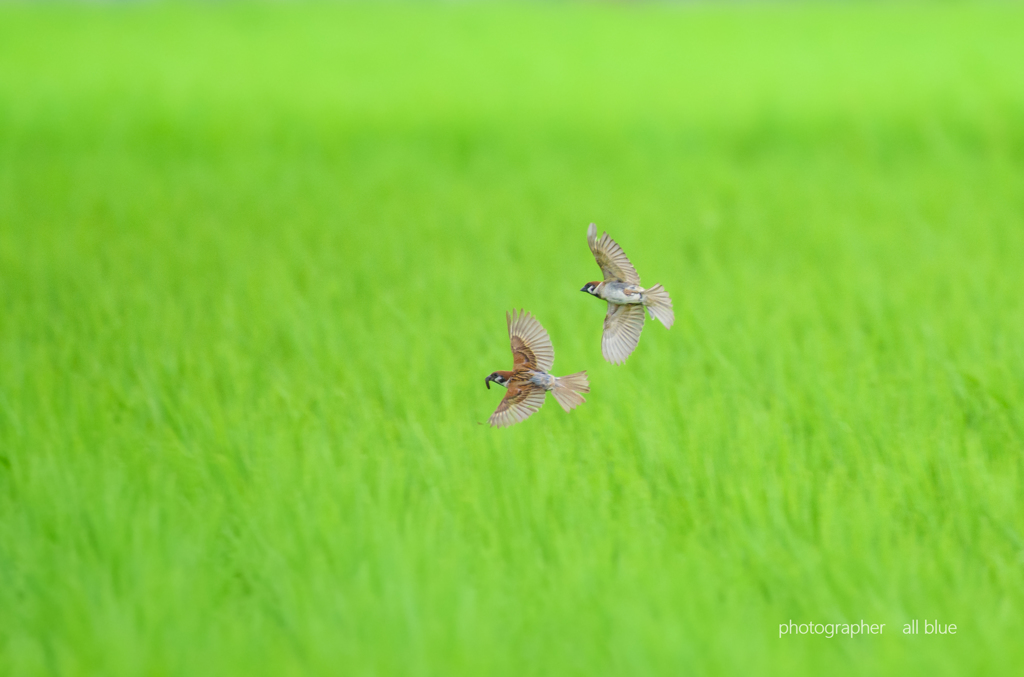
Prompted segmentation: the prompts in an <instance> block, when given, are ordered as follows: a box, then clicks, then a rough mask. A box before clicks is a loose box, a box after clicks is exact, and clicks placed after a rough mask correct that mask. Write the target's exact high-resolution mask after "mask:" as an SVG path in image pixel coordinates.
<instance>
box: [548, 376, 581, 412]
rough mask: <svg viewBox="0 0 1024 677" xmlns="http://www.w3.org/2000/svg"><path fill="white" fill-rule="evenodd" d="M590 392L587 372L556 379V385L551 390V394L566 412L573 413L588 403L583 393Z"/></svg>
mask: <svg viewBox="0 0 1024 677" xmlns="http://www.w3.org/2000/svg"><path fill="white" fill-rule="evenodd" d="M589 392H590V383H588V382H587V372H585V371H581V372H579V373H577V374H570V375H568V376H561V377H559V378H556V379H555V385H554V387H552V388H551V394H552V395H554V396H555V399H556V400H558V403H559V404H560V405H562V409H565V410H566V411H571V410H572V409H574V408H576V407H578V406H580V405H581V404H583V403H584V402H586V400H585V399H584V398H583V395H582V393H589Z"/></svg>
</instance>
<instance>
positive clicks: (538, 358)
mask: <svg viewBox="0 0 1024 677" xmlns="http://www.w3.org/2000/svg"><path fill="white" fill-rule="evenodd" d="M505 319H506V320H507V322H508V337H509V340H510V342H511V343H512V368H513V369H520V368H529V369H535V370H536V371H543V372H545V373H547V372H548V371H549V370H550V369H551V365H553V364H554V363H555V348H554V346H552V345H551V338H550V337H549V336H548V333H547V332H546V331H544V327H542V326H540V322H538V321H537V318H535V317H533V316H532V315H530V313H524V312H523V311H522V310H520V311H519V313H518V314H517V313H516V311H514V310H513V311H512V313H511V314H509V313H505Z"/></svg>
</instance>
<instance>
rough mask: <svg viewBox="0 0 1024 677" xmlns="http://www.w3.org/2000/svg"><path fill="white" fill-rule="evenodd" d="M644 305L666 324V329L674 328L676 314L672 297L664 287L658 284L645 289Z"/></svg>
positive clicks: (655, 317) (653, 315)
mask: <svg viewBox="0 0 1024 677" xmlns="http://www.w3.org/2000/svg"><path fill="white" fill-rule="evenodd" d="M644 305H645V306H647V310H649V311H650V312H651V317H653V318H654V319H656V320H659V321H660V322H661V323H662V324H663V325H665V329H671V328H672V323H673V322H675V321H676V314H675V313H674V312H672V298H671V297H670V296H669V295H668V292H667V291H665V288H664V287H662V286H661V285H660V284H656V285H654V286H653V287H651V288H650V289H648V290H646V291H644Z"/></svg>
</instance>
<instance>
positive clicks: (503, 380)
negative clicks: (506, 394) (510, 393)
mask: <svg viewBox="0 0 1024 677" xmlns="http://www.w3.org/2000/svg"><path fill="white" fill-rule="evenodd" d="M491 381H494V382H495V383H497V384H498V385H500V386H506V387H508V377H507V376H505V375H504V374H502V373H501V372H499V371H496V372H494V373H493V374H491V375H490V376H488V377H487V378H485V379H484V385H485V386H487V389H488V390H490V389H491Z"/></svg>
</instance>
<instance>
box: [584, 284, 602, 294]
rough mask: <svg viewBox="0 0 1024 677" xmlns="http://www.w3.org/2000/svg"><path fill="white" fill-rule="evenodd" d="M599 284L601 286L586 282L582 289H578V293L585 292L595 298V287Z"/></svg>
mask: <svg viewBox="0 0 1024 677" xmlns="http://www.w3.org/2000/svg"><path fill="white" fill-rule="evenodd" d="M599 284H601V283H600V282H588V283H586V284H585V285H583V289H580V291H585V292H587V293H588V294H593V295H594V296H597V285H599Z"/></svg>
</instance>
